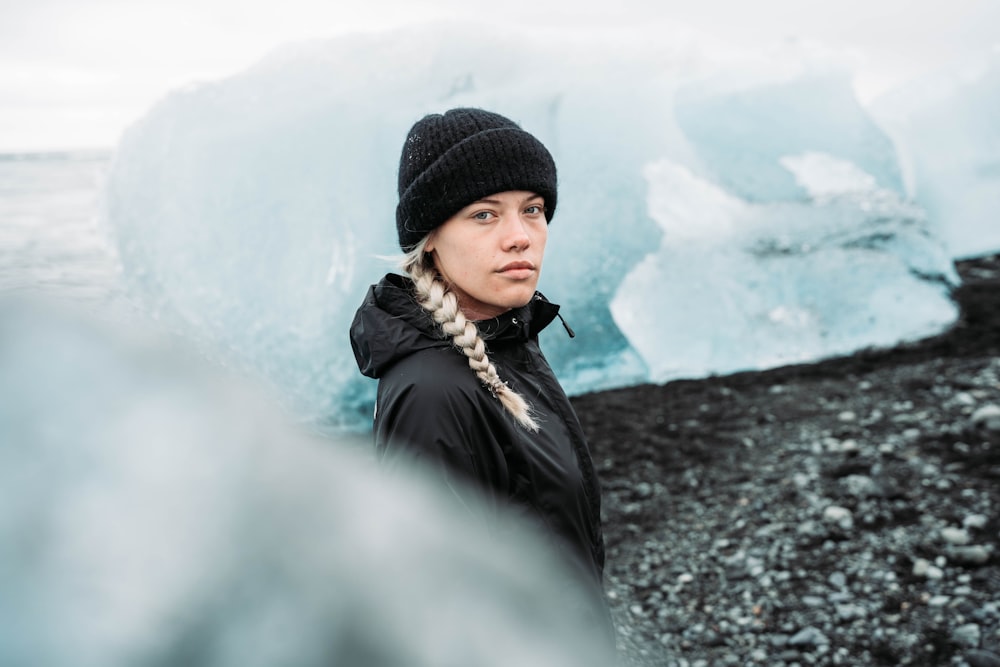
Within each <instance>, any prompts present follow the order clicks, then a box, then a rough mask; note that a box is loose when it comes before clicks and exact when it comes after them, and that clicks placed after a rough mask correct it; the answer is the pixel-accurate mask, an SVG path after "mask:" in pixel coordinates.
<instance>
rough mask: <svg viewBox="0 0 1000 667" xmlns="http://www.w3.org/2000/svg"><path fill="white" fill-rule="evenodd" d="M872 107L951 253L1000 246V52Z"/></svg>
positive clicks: (921, 81) (916, 84)
mask: <svg viewBox="0 0 1000 667" xmlns="http://www.w3.org/2000/svg"><path fill="white" fill-rule="evenodd" d="M872 113H873V114H874V115H875V117H876V118H878V119H879V121H880V122H881V124H882V125H883V126H884V127H885V128H886V130H887V131H888V132H889V134H890V135H891V136H892V137H893V138H894V139H895V140H896V143H897V145H898V146H899V148H900V152H901V154H902V156H903V161H904V164H905V166H906V172H907V174H908V185H909V188H910V192H911V195H912V196H913V197H914V199H915V200H916V201H917V202H918V203H919V204H920V205H921V206H923V207H924V208H925V209H926V210H927V214H928V216H929V218H930V220H931V222H932V223H933V230H934V231H935V233H936V234H937V235H938V236H940V238H942V240H944V242H945V244H946V245H947V247H948V249H949V252H950V253H951V255H952V257H955V258H959V257H971V256H976V255H983V254H987V253H990V252H995V251H998V250H1000V221H998V218H997V211H1000V123H998V122H997V116H998V114H1000V52H994V53H993V54H992V56H991V57H988V58H984V59H983V60H981V61H979V62H976V63H967V64H966V65H964V66H963V67H961V68H959V69H956V68H952V69H949V70H947V71H945V72H939V73H936V74H934V75H927V76H925V77H923V78H921V79H919V80H917V81H914V82H911V83H910V84H908V85H906V86H903V87H901V88H900V89H898V90H895V91H892V92H890V93H887V94H885V95H883V96H882V97H880V98H878V99H876V100H875V101H874V102H873V103H872Z"/></svg>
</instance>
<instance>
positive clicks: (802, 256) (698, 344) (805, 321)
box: [611, 153, 957, 382]
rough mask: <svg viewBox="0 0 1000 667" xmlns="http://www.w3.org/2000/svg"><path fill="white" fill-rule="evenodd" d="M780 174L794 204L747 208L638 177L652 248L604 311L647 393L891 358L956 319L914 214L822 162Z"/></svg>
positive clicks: (839, 165) (676, 182)
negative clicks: (657, 231)
mask: <svg viewBox="0 0 1000 667" xmlns="http://www.w3.org/2000/svg"><path fill="white" fill-rule="evenodd" d="M780 162H781V164H782V165H783V166H784V167H785V168H786V169H787V170H788V172H789V176H790V177H791V178H793V180H794V182H795V183H796V185H797V187H802V188H804V189H805V190H806V191H808V192H809V193H810V197H809V199H808V200H807V201H804V202H776V203H774V202H772V203H754V202H748V201H746V200H744V199H741V198H738V197H736V196H734V195H732V194H729V193H727V192H726V191H725V190H723V189H722V188H720V187H718V186H717V185H714V184H712V183H708V182H706V181H703V180H701V179H699V178H698V177H696V176H695V175H694V174H692V173H691V172H690V171H689V170H687V169H685V168H684V167H681V166H678V165H676V164H674V163H671V162H670V161H668V160H663V161H661V162H658V163H654V164H651V165H650V166H649V167H648V169H647V170H646V178H647V180H648V181H649V189H650V215H651V216H652V217H653V218H655V219H656V220H657V221H658V222H659V223H660V224H661V226H662V227H663V231H664V234H663V243H662V245H661V247H660V248H659V250H658V251H656V252H655V253H652V254H650V255H649V256H648V257H647V258H645V259H644V260H643V261H642V262H640V263H639V264H638V265H637V266H636V267H635V268H634V269H633V270H632V271H631V272H630V273H629V274H628V276H626V278H625V280H624V281H623V283H622V285H621V287H620V288H619V291H618V293H617V294H616V296H615V298H614V300H613V301H612V304H611V312H612V314H613V315H614V317H615V321H616V323H617V324H618V326H619V328H620V329H621V330H622V331H624V332H626V336H627V337H628V340H629V342H630V343H631V345H632V346H633V348H634V349H636V350H637V351H638V352H639V354H640V355H641V357H642V359H643V360H644V361H645V363H646V365H647V367H648V368H649V373H650V380H651V381H654V382H664V381H667V380H671V379H675V378H691V377H703V376H705V375H710V374H712V373H726V372H733V371H742V370H748V369H760V368H768V367H773V366H779V365H784V364H790V363H796V362H803V361H810V360H815V359H817V358H822V357H826V356H832V355H835V354H846V353H850V352H852V351H854V350H857V349H860V348H864V347H869V346H890V345H892V344H894V343H896V342H898V341H900V340H911V339H917V338H920V337H923V336H927V335H930V334H933V333H936V332H937V331H939V330H940V329H941V328H942V327H944V326H946V325H948V324H949V323H950V322H952V321H954V319H955V317H956V316H957V312H956V308H955V305H954V303H953V302H952V300H951V299H950V298H949V296H948V290H947V289H946V288H947V286H948V285H950V284H952V283H953V282H954V281H955V280H957V278H956V276H955V275H954V274H953V272H950V271H947V267H949V258H948V256H947V254H946V253H945V251H944V248H943V246H942V245H941V244H940V243H939V242H937V241H936V240H935V239H934V237H933V236H932V235H931V234H930V232H929V229H928V223H927V220H926V218H925V217H924V215H923V213H922V211H921V210H920V209H919V208H917V207H915V206H913V205H911V204H907V203H905V202H904V201H903V200H902V199H901V198H900V197H899V195H898V194H896V193H895V192H893V191H891V190H886V189H883V188H881V187H879V186H878V185H877V182H876V180H875V178H874V177H873V176H871V175H870V174H867V173H866V172H863V171H861V170H860V169H858V168H857V167H856V166H854V165H853V164H851V163H849V162H845V161H843V160H839V159H837V158H834V157H832V156H829V155H825V154H822V153H807V154H803V155H800V156H786V157H785V158H783V159H782V160H781V161H780ZM651 294H655V295H656V299H655V302H654V301H652V300H651V299H650V298H649V295H651Z"/></svg>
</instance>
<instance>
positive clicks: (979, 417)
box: [970, 403, 1000, 431]
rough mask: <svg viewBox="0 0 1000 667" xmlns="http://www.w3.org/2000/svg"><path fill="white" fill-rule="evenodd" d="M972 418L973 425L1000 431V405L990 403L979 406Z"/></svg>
mask: <svg viewBox="0 0 1000 667" xmlns="http://www.w3.org/2000/svg"><path fill="white" fill-rule="evenodd" d="M970 419H971V421H972V425H973V426H978V427H980V428H985V429H986V430H988V431H1000V405H996V404H995V403H989V404H987V405H984V406H982V407H980V408H977V409H976V411H975V412H973V413H972V417H971V418H970Z"/></svg>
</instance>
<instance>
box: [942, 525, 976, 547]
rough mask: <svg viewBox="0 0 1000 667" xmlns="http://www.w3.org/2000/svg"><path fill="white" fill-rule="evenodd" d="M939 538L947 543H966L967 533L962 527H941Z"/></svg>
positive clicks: (967, 541) (967, 539)
mask: <svg viewBox="0 0 1000 667" xmlns="http://www.w3.org/2000/svg"><path fill="white" fill-rule="evenodd" d="M941 539H943V540H944V541H945V542H947V543H948V544H954V545H961V544H968V543H969V541H970V539H969V533H968V531H966V530H965V529H964V528H952V527H950V526H948V527H946V528H942V529H941Z"/></svg>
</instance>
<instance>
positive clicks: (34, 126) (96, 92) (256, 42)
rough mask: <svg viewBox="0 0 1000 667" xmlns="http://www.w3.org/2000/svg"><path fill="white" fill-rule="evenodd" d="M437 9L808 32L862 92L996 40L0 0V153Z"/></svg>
mask: <svg viewBox="0 0 1000 667" xmlns="http://www.w3.org/2000/svg"><path fill="white" fill-rule="evenodd" d="M612 5H615V6H616V7H617V9H611V6H612ZM449 18H450V19H473V20H475V21H476V22H477V23H478V24H479V25H481V26H482V30H483V31H484V37H486V38H488V34H489V31H491V30H509V29H512V27H511V26H514V29H516V26H517V25H518V24H519V23H532V24H539V23H541V24H553V23H554V24H559V25H565V26H571V27H572V26H580V27H587V28H595V27H600V26H603V25H609V24H614V25H619V26H622V25H625V26H627V25H633V24H642V25H646V26H648V25H649V24H650V23H655V22H657V21H663V22H666V23H682V24H686V25H688V26H691V27H693V28H695V29H697V30H699V31H701V32H704V33H706V34H709V35H711V36H712V37H714V38H717V39H722V40H725V41H727V42H730V43H732V44H734V46H739V47H743V48H758V47H764V46H766V45H769V44H773V43H776V42H779V41H781V40H786V39H788V38H797V39H805V40H814V41H817V42H820V43H823V44H826V45H828V46H831V47H834V48H837V49H844V50H850V51H851V52H852V53H854V54H855V55H856V56H857V57H858V61H859V62H860V63H862V64H863V66H862V68H861V70H859V78H858V81H857V88H858V91H859V94H860V95H861V96H862V98H868V97H871V96H873V95H875V94H877V93H879V92H881V91H883V90H885V89H887V88H888V87H891V86H892V85H894V84H896V83H899V82H902V81H904V80H906V79H907V78H910V77H912V76H915V75H917V74H919V73H921V72H924V71H928V70H931V69H933V68H935V67H937V66H944V65H948V64H951V63H953V62H955V61H959V60H962V59H966V58H970V57H975V56H979V55H982V54H984V53H986V52H988V51H989V50H990V49H991V48H996V47H997V45H998V44H1000V0H838V1H837V2H831V1H830V0H601V1H600V2H597V1H596V0H556V1H553V2H546V0H502V1H501V0H491V1H490V2H486V1H485V0H423V1H422V0H350V1H347V0H281V1H280V2H277V1H271V2H267V1H264V0H171V1H169V2H167V1H162V0H160V1H155V2H152V1H143V0H0V152H10V151H26V150H58V149H70V148H110V147H113V146H114V145H115V144H116V142H117V140H118V137H119V136H120V134H121V132H122V130H123V129H124V127H125V126H127V125H128V124H129V123H131V122H132V121H133V120H135V119H136V118H138V117H139V116H141V115H142V113H144V112H145V111H146V110H147V109H148V108H149V107H150V106H151V105H152V104H153V103H155V102H156V100H158V99H159V98H161V97H162V96H163V95H165V94H166V93H167V92H169V91H170V90H172V89H174V88H177V87H179V86H181V85H183V84H186V83H190V82H192V81H197V80H204V79H208V78H216V77H220V76H225V75H228V74H231V73H234V72H237V71H240V70H242V69H244V68H246V67H248V66H249V65H251V64H253V63H254V62H255V61H257V60H258V59H260V58H261V57H263V56H264V55H265V54H267V53H268V52H269V51H271V50H272V49H274V48H275V47H276V46H278V45H280V44H282V43H285V42H289V41H299V40H304V39H313V38H324V37H331V36H334V35H336V34H338V33H343V32H349V31H353V30H376V29H382V28H391V27H398V26H401V25H405V24H412V23H417V22H420V21H426V20H435V19H449Z"/></svg>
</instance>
